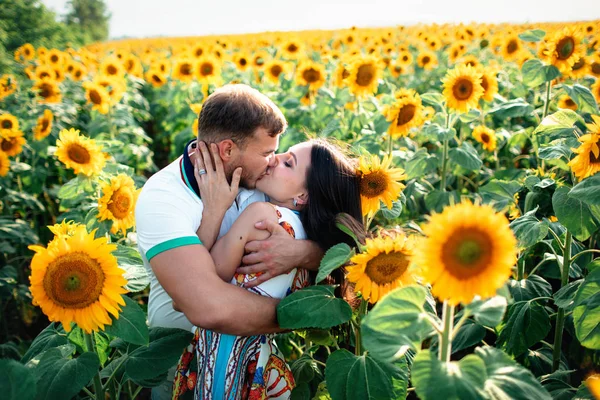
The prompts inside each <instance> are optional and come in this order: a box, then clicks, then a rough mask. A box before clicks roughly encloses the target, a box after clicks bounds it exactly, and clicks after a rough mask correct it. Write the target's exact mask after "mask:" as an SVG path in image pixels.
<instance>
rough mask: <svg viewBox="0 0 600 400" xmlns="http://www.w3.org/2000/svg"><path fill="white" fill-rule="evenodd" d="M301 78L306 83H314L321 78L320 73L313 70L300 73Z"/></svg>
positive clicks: (309, 69)
mask: <svg viewBox="0 0 600 400" xmlns="http://www.w3.org/2000/svg"><path fill="white" fill-rule="evenodd" d="M302 78H304V80H305V81H306V82H308V83H314V82H317V81H318V80H319V79H320V78H321V73H320V72H319V71H317V70H316V69H314V68H308V69H306V70H304V71H303V72H302Z"/></svg>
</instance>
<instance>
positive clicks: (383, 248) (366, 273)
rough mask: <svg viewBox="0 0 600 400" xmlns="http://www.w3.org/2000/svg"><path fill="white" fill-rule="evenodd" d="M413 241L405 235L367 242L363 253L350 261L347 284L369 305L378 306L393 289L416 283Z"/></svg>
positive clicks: (379, 238) (378, 238)
mask: <svg viewBox="0 0 600 400" xmlns="http://www.w3.org/2000/svg"><path fill="white" fill-rule="evenodd" d="M413 247H414V240H413V239H412V237H406V236H405V235H404V234H397V235H396V237H394V238H392V237H389V236H386V237H384V238H381V237H377V238H375V239H367V241H366V246H365V248H364V250H363V251H362V253H361V254H357V255H355V256H354V257H352V258H351V259H350V261H351V262H352V263H353V264H355V265H351V266H349V267H347V271H348V275H347V276H346V278H347V279H348V281H350V282H353V283H356V287H355V290H356V291H360V293H361V294H362V297H363V298H364V299H365V300H368V301H369V302H370V303H376V302H377V301H379V300H381V298H383V296H385V295H386V294H388V293H389V292H390V291H391V290H393V289H395V288H397V287H401V286H406V285H410V284H412V283H415V281H416V278H417V276H416V268H415V267H414V266H412V265H411V263H410V259H411V257H412V255H413Z"/></svg>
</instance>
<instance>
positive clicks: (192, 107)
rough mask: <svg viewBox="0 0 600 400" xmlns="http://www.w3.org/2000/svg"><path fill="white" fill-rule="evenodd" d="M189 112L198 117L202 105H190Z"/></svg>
mask: <svg viewBox="0 0 600 400" xmlns="http://www.w3.org/2000/svg"><path fill="white" fill-rule="evenodd" d="M190 110H192V111H193V112H194V114H196V116H197V117H198V116H200V111H202V103H191V104H190Z"/></svg>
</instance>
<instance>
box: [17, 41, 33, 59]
mask: <svg viewBox="0 0 600 400" xmlns="http://www.w3.org/2000/svg"><path fill="white" fill-rule="evenodd" d="M20 48H21V55H22V56H23V58H24V59H25V60H26V61H30V60H33V59H34V58H35V48H34V47H33V45H32V44H31V43H25V44H24V45H23V46H21V47H20Z"/></svg>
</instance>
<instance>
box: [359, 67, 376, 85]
mask: <svg viewBox="0 0 600 400" xmlns="http://www.w3.org/2000/svg"><path fill="white" fill-rule="evenodd" d="M374 77H375V71H373V66H372V65H370V64H365V65H361V66H360V67H358V72H357V73H356V83H357V84H358V85H359V86H369V85H370V84H371V82H373V78H374Z"/></svg>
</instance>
